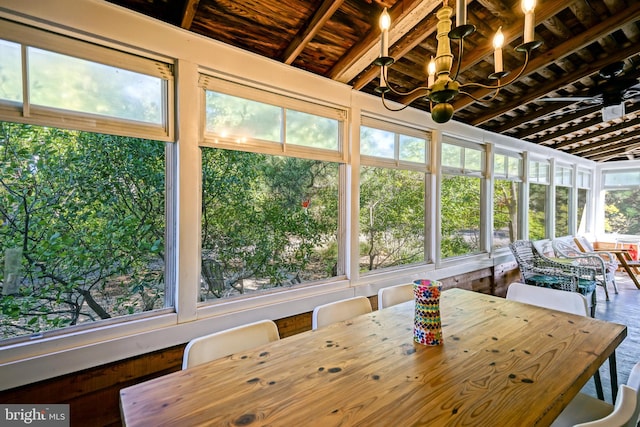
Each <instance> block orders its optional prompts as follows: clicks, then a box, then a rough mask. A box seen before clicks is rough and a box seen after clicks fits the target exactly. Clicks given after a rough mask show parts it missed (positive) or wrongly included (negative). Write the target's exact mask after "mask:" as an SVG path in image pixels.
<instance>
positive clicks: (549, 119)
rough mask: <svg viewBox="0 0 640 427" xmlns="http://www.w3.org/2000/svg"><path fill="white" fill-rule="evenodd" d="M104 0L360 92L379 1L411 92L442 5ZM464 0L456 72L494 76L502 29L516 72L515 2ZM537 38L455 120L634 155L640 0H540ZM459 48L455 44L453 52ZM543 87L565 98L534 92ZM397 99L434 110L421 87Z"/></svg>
mask: <svg viewBox="0 0 640 427" xmlns="http://www.w3.org/2000/svg"><path fill="white" fill-rule="evenodd" d="M110 1H111V2H112V3H115V4H118V5H120V6H123V7H125V8H128V9H132V10H134V11H137V12H140V13H142V14H145V15H149V16H151V17H154V18H156V19H160V20H162V21H165V22H167V23H170V24H172V25H175V26H179V27H182V28H185V29H187V30H189V31H193V32H195V33H198V34H201V35H204V36H207V37H210V38H212V39H216V40H219V41H222V42H225V43H228V44H230V45H234V46H237V47H239V48H242V49H245V50H247V51H251V52H254V53H257V54H259V55H263V56H266V57H269V58H272V59H275V60H278V61H281V62H283V63H285V64H290V65H291V66H293V67H298V68H301V69H304V70H307V71H310V72H312V73H315V74H319V75H322V76H325V77H327V78H331V79H334V80H337V81H340V82H343V83H347V84H349V85H352V86H353V87H354V88H355V89H358V90H362V91H364V92H367V93H374V90H375V88H376V87H377V86H378V84H379V81H378V77H379V68H378V67H375V66H373V65H372V62H373V61H374V60H375V59H376V57H377V56H378V55H379V52H380V45H379V41H380V30H379V28H378V18H379V16H380V13H381V12H382V10H383V9H384V7H387V8H388V9H389V12H390V15H391V17H392V27H391V30H390V33H389V40H390V51H389V54H390V56H392V57H394V58H395V60H396V62H395V64H393V66H392V67H391V69H390V71H389V81H390V84H391V85H392V86H393V87H394V88H397V89H399V90H402V91H409V90H411V89H413V88H416V87H418V86H423V85H425V83H426V80H427V76H426V59H427V58H430V57H431V56H435V55H436V38H435V30H436V26H435V24H436V17H435V11H436V10H438V9H439V8H440V7H441V6H442V1H440V0H296V1H282V0H110ZM454 3H455V1H454V0H451V6H452V7H453V8H454V10H455V4H454ZM467 3H468V20H469V23H471V24H474V25H475V26H476V28H477V30H476V32H475V33H473V34H472V35H471V36H469V37H468V38H466V39H465V44H464V49H465V50H464V55H463V60H462V63H461V71H460V78H459V80H460V81H461V83H469V82H478V83H485V84H487V83H490V81H489V80H488V79H487V76H488V75H489V74H491V73H492V72H493V69H494V63H493V47H492V45H491V40H492V38H493V34H494V33H495V31H496V29H497V28H499V27H502V32H503V33H504V34H505V38H506V42H505V48H504V49H503V52H504V64H505V65H504V68H505V70H514V72H513V74H512V75H514V74H515V72H516V71H517V70H518V69H519V68H520V65H521V64H522V62H523V58H524V55H523V54H522V53H519V52H516V51H515V50H514V47H515V46H517V45H518V44H520V43H522V33H523V26H524V18H523V12H522V10H521V7H520V1H519V0H467ZM454 21H455V18H454ZM535 38H536V39H537V40H541V41H543V45H542V46H541V47H540V48H538V49H537V50H535V51H533V53H532V56H531V60H530V62H529V65H528V66H527V68H526V70H525V72H524V73H523V75H522V76H521V77H520V79H518V80H517V81H516V82H515V83H513V84H511V85H509V86H507V87H506V88H504V89H503V90H501V91H500V93H499V94H498V95H497V96H495V97H493V96H492V95H491V93H490V92H489V91H486V90H476V91H475V92H472V94H473V95H474V96H475V97H476V98H482V97H484V100H483V101H482V102H478V101H474V100H473V99H472V98H470V97H468V96H464V95H458V96H457V97H456V98H455V99H454V101H453V102H452V104H453V106H454V108H455V114H454V120H458V121H461V122H464V123H469V124H472V125H475V126H479V127H481V128H484V129H488V130H491V131H494V132H497V133H502V134H505V135H510V136H513V137H516V138H521V139H524V140H527V141H531V142H534V143H536V144H541V145H545V146H549V147H552V148H555V149H558V150H562V151H566V152H569V153H572V154H575V155H578V156H582V157H585V158H588V159H592V160H594V161H597V162H607V161H613V160H625V159H633V158H640V111H639V110H640V83H639V81H638V79H639V78H640V0H565V1H558V0H537V6H536V12H535ZM457 49H458V47H457V43H456V42H454V43H452V50H453V52H454V56H455V57H456V59H455V61H457V57H458V51H457ZM616 63H619V64H620V65H621V66H622V71H621V73H620V74H618V75H616V76H614V77H610V78H608V79H605V78H603V77H602V76H601V73H599V71H600V70H602V69H603V68H605V67H606V66H608V65H611V64H616ZM455 66H456V62H454V68H455ZM507 79H509V77H507ZM420 94H421V92H420V91H418V93H417V95H420ZM422 94H423V92H422ZM549 97H551V98H560V99H562V101H558V100H556V101H542V100H541V99H544V98H549ZM392 99H394V100H398V101H402V102H403V103H407V102H412V104H411V105H412V106H415V107H417V108H420V109H424V110H427V111H428V110H429V108H430V106H429V103H428V100H425V98H424V97H420V96H413V97H408V96H405V97H403V98H397V97H396V98H392ZM603 103H606V104H611V105H612V108H611V109H615V108H613V107H615V106H617V107H618V108H619V106H620V105H624V109H625V114H624V115H622V116H620V117H615V118H611V119H607V120H605V119H603V113H602V107H603Z"/></svg>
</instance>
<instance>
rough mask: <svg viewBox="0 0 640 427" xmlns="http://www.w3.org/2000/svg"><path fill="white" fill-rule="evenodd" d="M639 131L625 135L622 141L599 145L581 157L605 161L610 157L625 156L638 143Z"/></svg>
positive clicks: (639, 140) (636, 146)
mask: <svg viewBox="0 0 640 427" xmlns="http://www.w3.org/2000/svg"><path fill="white" fill-rule="evenodd" d="M639 136H640V132H638V131H636V132H634V135H632V136H629V137H627V138H626V139H625V140H624V141H623V142H620V143H618V144H615V145H609V146H607V147H601V148H599V149H597V150H593V153H585V154H583V155H582V157H584V158H587V159H590V160H593V161H596V162H598V161H606V160H611V159H612V158H616V157H622V156H626V155H627V153H628V152H630V151H633V150H635V149H636V148H638V146H639V145H640V139H639V138H638V137H639Z"/></svg>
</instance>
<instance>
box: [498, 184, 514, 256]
mask: <svg viewBox="0 0 640 427" xmlns="http://www.w3.org/2000/svg"><path fill="white" fill-rule="evenodd" d="M519 189H520V184H518V183H517V182H515V181H509V180H496V181H495V182H494V188H493V194H494V198H493V247H494V248H504V247H506V246H508V245H509V243H511V242H513V241H514V240H516V239H517V238H518V199H519Z"/></svg>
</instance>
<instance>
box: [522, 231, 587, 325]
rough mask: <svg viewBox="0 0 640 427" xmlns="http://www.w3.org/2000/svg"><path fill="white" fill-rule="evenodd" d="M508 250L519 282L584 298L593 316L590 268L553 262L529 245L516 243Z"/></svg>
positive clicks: (531, 243) (528, 242)
mask: <svg viewBox="0 0 640 427" xmlns="http://www.w3.org/2000/svg"><path fill="white" fill-rule="evenodd" d="M509 248H510V249H511V252H512V253H513V256H514V257H515V259H516V262H517V263H518V267H519V269H520V277H521V279H522V282H524V283H526V284H528V285H535V286H542V287H545V288H552V289H560V290H563V291H570V292H579V293H581V294H582V295H584V296H585V297H586V298H587V302H588V304H589V307H590V310H591V317H594V316H595V307H596V292H595V288H596V280H595V270H594V269H593V268H591V267H583V266H581V265H574V264H573V263H567V262H560V261H555V260H552V259H550V258H547V257H545V256H544V255H542V254H541V253H539V252H538V251H537V249H536V248H535V246H534V245H533V242H531V241H529V240H516V241H514V242H513V243H511V244H509Z"/></svg>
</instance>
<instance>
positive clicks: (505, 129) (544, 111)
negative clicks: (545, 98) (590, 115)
mask: <svg viewBox="0 0 640 427" xmlns="http://www.w3.org/2000/svg"><path fill="white" fill-rule="evenodd" d="M571 104H575V102H568V101H567V102H564V101H561V102H556V103H554V105H551V104H547V105H546V106H544V107H542V108H539V109H537V110H535V111H530V112H528V113H527V114H525V115H522V116H521V117H518V118H515V119H513V120H509V121H507V123H505V124H504V125H502V126H498V127H495V128H492V129H491V131H492V132H495V133H505V134H507V135H509V136H513V137H514V138H520V139H522V138H524V137H522V136H516V135H520V133H519V132H523V133H526V132H527V131H529V128H527V129H524V130H520V131H518V130H517V129H516V128H517V127H518V126H521V125H524V124H527V123H529V122H532V121H534V120H539V119H540V118H542V117H544V116H548V115H550V114H553V113H554V112H555V111H557V110H559V109H561V108H565V107H567V106H569V105H571ZM533 133H537V132H531V133H529V134H527V135H531V134H533ZM525 136H526V135H525Z"/></svg>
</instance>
